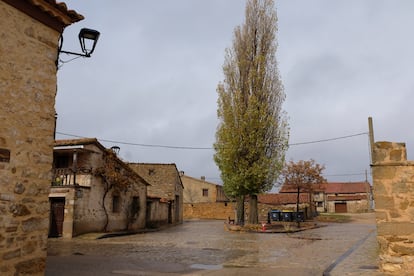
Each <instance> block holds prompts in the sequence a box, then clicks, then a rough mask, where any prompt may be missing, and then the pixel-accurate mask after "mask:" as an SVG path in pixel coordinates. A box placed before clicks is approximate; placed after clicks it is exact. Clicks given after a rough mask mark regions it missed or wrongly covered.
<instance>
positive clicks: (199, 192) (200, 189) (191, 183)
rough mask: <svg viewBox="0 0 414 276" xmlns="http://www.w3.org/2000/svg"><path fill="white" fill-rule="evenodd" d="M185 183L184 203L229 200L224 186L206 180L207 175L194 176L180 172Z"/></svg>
mask: <svg viewBox="0 0 414 276" xmlns="http://www.w3.org/2000/svg"><path fill="white" fill-rule="evenodd" d="M180 177H181V181H182V182H183V185H184V203H201V202H228V201H229V199H228V198H227V197H226V195H225V194H224V190H223V186H221V185H218V184H215V183H211V182H208V181H206V179H205V177H203V176H202V177H200V178H194V177H191V176H187V175H185V174H184V172H180Z"/></svg>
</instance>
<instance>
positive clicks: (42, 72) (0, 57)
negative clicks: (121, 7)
mask: <svg viewBox="0 0 414 276" xmlns="http://www.w3.org/2000/svg"><path fill="white" fill-rule="evenodd" d="M82 19H83V17H82V16H81V15H79V14H77V13H76V12H74V11H70V10H68V9H67V7H66V5H65V4H63V3H60V4H58V3H56V2H55V1H53V0H48V1H46V0H39V1H23V0H0V26H1V28H0V122H1V123H0V175H1V177H0V274H1V275H43V274H44V268H45V262H46V247H47V246H46V243H47V234H48V228H49V202H48V194H49V188H50V178H51V175H50V171H51V168H52V160H53V141H54V137H53V134H54V124H55V118H54V117H55V107H54V106H55V96H56V64H55V62H56V59H57V54H58V41H59V36H60V35H61V33H62V32H63V29H64V28H65V27H66V26H68V25H70V24H72V23H74V22H77V21H79V20H82Z"/></svg>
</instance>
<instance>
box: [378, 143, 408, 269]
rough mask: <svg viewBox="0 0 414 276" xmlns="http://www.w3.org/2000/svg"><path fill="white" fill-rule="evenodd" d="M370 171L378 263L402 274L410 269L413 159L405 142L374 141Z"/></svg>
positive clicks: (382, 267) (383, 267)
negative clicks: (376, 232)
mask: <svg viewBox="0 0 414 276" xmlns="http://www.w3.org/2000/svg"><path fill="white" fill-rule="evenodd" d="M372 174H373V180H374V200H375V212H376V220H377V231H378V242H379V244H380V253H379V255H380V267H381V269H382V270H383V271H386V272H393V273H398V274H400V275H406V274H404V273H409V272H413V271H414V201H413V199H414V162H413V161H407V153H406V148H405V144H404V143H391V142H377V143H375V145H374V150H373V164H372ZM407 275H408V274H407Z"/></svg>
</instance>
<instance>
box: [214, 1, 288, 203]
mask: <svg viewBox="0 0 414 276" xmlns="http://www.w3.org/2000/svg"><path fill="white" fill-rule="evenodd" d="M276 23H277V17H276V12H275V9H274V4H273V1H271V0H250V1H248V3H247V6H246V21H245V23H244V24H243V25H242V26H241V27H240V26H239V27H237V28H236V29H235V31H234V40H233V47H232V48H230V49H227V50H226V56H225V62H224V65H223V72H224V76H225V79H224V82H223V83H220V84H219V85H218V87H217V92H218V96H219V99H218V110H217V114H218V118H219V120H220V124H219V126H218V129H217V132H216V143H215V144H214V148H215V151H216V154H215V156H214V160H215V162H216V164H217V166H218V167H219V169H220V171H221V177H222V180H223V183H224V191H225V193H226V194H227V196H230V197H233V198H235V197H238V196H244V195H250V194H258V193H262V192H265V191H268V190H270V189H271V188H272V187H273V184H274V183H275V180H276V179H277V177H278V176H279V173H280V171H281V169H282V166H283V162H284V157H285V152H286V150H287V147H288V124H287V119H286V116H285V113H284V112H283V111H282V107H281V106H282V103H283V101H284V99H285V94H284V91H283V86H282V84H281V81H280V77H279V72H278V70H277V62H276V58H275V51H276V31H277V26H276Z"/></svg>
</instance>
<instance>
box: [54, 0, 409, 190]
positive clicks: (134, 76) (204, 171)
mask: <svg viewBox="0 0 414 276" xmlns="http://www.w3.org/2000/svg"><path fill="white" fill-rule="evenodd" d="M65 2H66V4H67V6H68V8H69V9H74V10H76V11H77V12H78V13H80V14H82V15H84V16H85V20H83V21H81V22H78V23H76V24H74V25H72V26H70V27H68V28H66V30H65V32H64V44H63V49H64V50H69V51H78V50H79V45H78V41H77V34H78V32H79V30H80V29H81V28H83V27H87V28H92V29H96V30H99V31H100V32H101V37H100V39H99V42H98V45H97V48H96V51H95V53H93V56H92V57H91V58H90V59H87V58H79V59H75V60H73V61H70V62H68V63H64V64H61V65H62V66H61V67H60V69H59V71H58V94H57V101H56V111H57V113H58V124H57V131H58V132H59V133H65V134H70V135H78V136H82V137H96V138H98V139H99V140H100V141H101V142H102V144H103V145H105V146H106V147H111V146H114V145H118V146H120V148H121V151H120V156H121V158H122V159H124V160H125V161H128V162H146V163H175V164H176V165H177V168H178V170H182V171H184V172H185V173H186V174H187V175H189V176H193V177H200V176H206V178H207V180H208V181H211V182H216V183H219V182H220V178H219V176H220V173H219V171H218V169H217V167H216V165H215V163H214V161H213V154H214V151H213V150H212V149H171V148H164V147H149V146H138V145H126V144H123V143H131V144H144V145H161V146H177V147H196V148H200V147H201V148H211V147H212V145H213V143H214V141H215V132H216V128H217V125H218V120H217V115H216V111H217V92H216V87H217V84H218V83H219V82H220V81H222V80H223V78H224V77H223V72H222V65H223V62H224V52H225V49H226V48H228V47H231V46H232V39H233V30H234V28H235V27H236V26H237V25H241V24H242V23H243V21H244V9H245V1H242V0H174V1H166V0H164V1H161V0H140V1H135V0H134V1H133V0H123V1H115V0H90V1H75V0H65ZM276 9H277V15H278V28H279V30H278V33H277V39H278V45H279V47H278V50H277V59H278V63H279V70H280V74H281V79H282V83H283V85H284V87H285V93H286V96H287V98H286V101H285V103H284V109H285V111H286V112H287V114H288V116H289V124H290V139H289V143H290V144H291V146H290V148H289V150H288V152H287V160H294V161H298V160H301V159H303V160H308V159H311V158H312V159H315V160H316V162H318V163H320V164H323V165H325V167H326V169H325V177H326V178H327V179H328V180H329V181H360V180H361V181H362V180H365V172H366V171H367V172H368V174H369V163H370V156H369V142H368V135H367V134H361V133H366V132H367V131H368V117H369V116H372V117H373V121H374V134H375V140H376V141H394V142H406V143H407V149H408V158H409V159H410V158H411V157H412V156H411V154H410V152H412V151H413V149H414V140H413V139H414V131H413V124H412V123H411V122H412V119H413V118H414V116H413V115H414V114H413V113H414V108H413V107H412V106H413V103H414V93H413V92H414V91H413V90H414V77H413V76H412V75H413V72H414V70H413V64H414V31H413V28H414V16H413V12H414V1H410V0H406V1H380V0H369V1H368V0H365V1H361V0H343V1H330V0H319V1H317V0H313V1H307V0H302V1H299V0H297V1H296V0H280V1H276ZM72 58H73V56H68V55H65V54H61V59H62V60H64V61H68V60H70V59H72ZM357 134H361V135H357ZM351 135H356V136H353V137H349V138H346V139H339V140H333V141H328V142H320V143H312V144H302V145H294V144H297V143H302V142H312V141H319V140H326V139H331V138H339V137H344V136H351ZM57 138H58V139H71V138H73V137H72V136H67V135H62V134H58V135H57ZM103 140H111V141H118V143H115V142H113V143H112V142H105V141H103ZM121 142H122V143H121ZM369 177H370V176H369Z"/></svg>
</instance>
